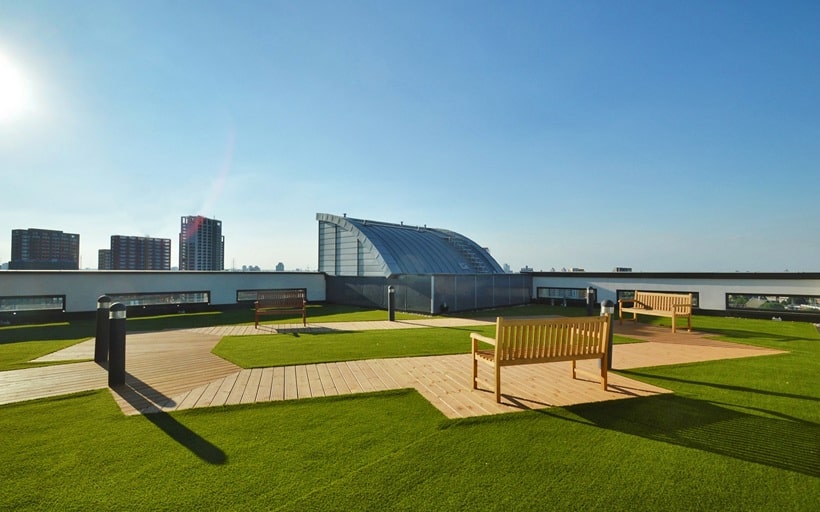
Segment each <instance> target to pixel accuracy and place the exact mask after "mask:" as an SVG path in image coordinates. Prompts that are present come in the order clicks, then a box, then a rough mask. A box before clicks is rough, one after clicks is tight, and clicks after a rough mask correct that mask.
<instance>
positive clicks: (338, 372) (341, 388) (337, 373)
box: [327, 363, 352, 395]
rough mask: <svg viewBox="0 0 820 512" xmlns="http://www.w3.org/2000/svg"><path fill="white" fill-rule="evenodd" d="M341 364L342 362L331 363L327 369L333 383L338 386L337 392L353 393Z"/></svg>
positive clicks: (342, 393)
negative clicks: (343, 373)
mask: <svg viewBox="0 0 820 512" xmlns="http://www.w3.org/2000/svg"><path fill="white" fill-rule="evenodd" d="M341 364H342V363H329V364H328V365H327V369H328V373H329V374H330V378H331V379H333V385H334V386H335V387H336V392H337V393H338V394H340V395H347V394H350V393H352V391H351V390H350V386H348V385H347V381H346V380H345V378H344V376H343V375H342V369H341Z"/></svg>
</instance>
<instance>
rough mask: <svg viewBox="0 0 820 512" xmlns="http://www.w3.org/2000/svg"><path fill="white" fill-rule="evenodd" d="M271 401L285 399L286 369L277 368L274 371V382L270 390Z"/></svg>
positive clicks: (282, 367)
mask: <svg viewBox="0 0 820 512" xmlns="http://www.w3.org/2000/svg"><path fill="white" fill-rule="evenodd" d="M270 399H271V400H284V399H285V367H284V366H277V367H275V368H274V369H273V382H271V389H270Z"/></svg>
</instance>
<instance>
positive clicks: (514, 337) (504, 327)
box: [470, 316, 611, 403]
mask: <svg viewBox="0 0 820 512" xmlns="http://www.w3.org/2000/svg"><path fill="white" fill-rule="evenodd" d="M610 327H611V325H610V319H609V317H608V316H585V317H574V318H544V317H533V318H503V317H498V319H497V320H496V324H495V338H489V337H487V336H483V335H481V334H478V333H472V334H470V338H471V340H472V345H473V349H472V351H473V358H472V360H473V376H472V382H473V384H472V385H473V389H478V383H479V382H478V362H479V360H480V361H483V362H486V363H489V364H490V365H491V366H492V367H493V368H494V370H495V401H496V402H499V403H500V402H501V367H503V366H512V365H519V364H536V363H551V362H554V361H572V366H571V370H572V378H573V379H574V378H576V373H577V372H579V371H580V370H578V369H577V368H576V367H575V361H576V360H579V359H600V360H601V375H600V377H601V386H602V387H603V388H604V389H606V372H607V366H608V357H609V355H608V340H609V329H610ZM479 341H483V342H486V343H489V344H490V345H493V346H494V347H495V348H493V349H490V350H479V348H478V342H479Z"/></svg>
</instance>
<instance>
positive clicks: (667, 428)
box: [566, 395, 820, 477]
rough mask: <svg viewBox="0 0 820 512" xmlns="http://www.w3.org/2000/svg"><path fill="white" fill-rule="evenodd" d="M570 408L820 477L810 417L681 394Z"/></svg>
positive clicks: (625, 427) (595, 420)
mask: <svg viewBox="0 0 820 512" xmlns="http://www.w3.org/2000/svg"><path fill="white" fill-rule="evenodd" d="M729 407H734V408H729ZM566 409H567V410H568V411H570V412H572V413H573V414H575V415H577V416H579V417H581V418H583V419H585V420H586V421H588V422H590V423H592V424H594V425H596V426H598V427H601V428H605V429H609V430H614V431H617V432H622V433H625V434H630V435H635V436H639V437H643V438H645V439H651V440H653V441H660V442H664V443H670V444H674V445H678V446H685V447H687V448H694V449H698V450H703V451H707V452H711V453H715V454H719V455H724V456H727V457H732V458H735V459H740V460H744V461H747V462H755V463H758V464H764V465H766V466H770V467H774V468H778V469H784V470H788V471H794V472H796V473H802V474H805V475H809V476H813V477H820V457H818V456H817V449H818V444H817V440H818V439H820V425H818V424H817V423H814V422H811V421H806V420H802V419H799V418H794V417H791V416H787V415H784V414H780V413H776V412H771V411H764V410H760V409H754V412H756V413H758V414H750V413H746V412H743V411H739V410H737V406H727V404H720V403H716V402H709V401H702V400H695V399H691V398H684V397H680V396H677V395H660V396H654V397H643V398H633V399H631V400H616V401H613V402H604V403H598V404H583V405H577V406H572V407H567V408H566ZM750 410H752V409H750Z"/></svg>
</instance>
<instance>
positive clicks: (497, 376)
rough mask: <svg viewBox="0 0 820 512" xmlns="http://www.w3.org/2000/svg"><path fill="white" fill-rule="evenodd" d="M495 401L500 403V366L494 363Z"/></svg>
mask: <svg viewBox="0 0 820 512" xmlns="http://www.w3.org/2000/svg"><path fill="white" fill-rule="evenodd" d="M495 401H496V402H498V403H499V404H500V403H501V367H500V366H498V363H497V362H496V364H495Z"/></svg>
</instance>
